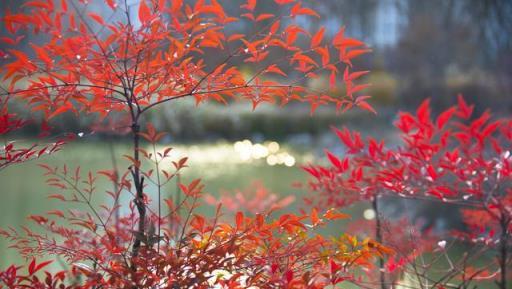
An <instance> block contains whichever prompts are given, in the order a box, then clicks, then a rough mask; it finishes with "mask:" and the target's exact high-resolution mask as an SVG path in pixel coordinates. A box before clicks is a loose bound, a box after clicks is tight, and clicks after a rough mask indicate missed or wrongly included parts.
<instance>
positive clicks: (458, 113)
mask: <svg viewBox="0 0 512 289" xmlns="http://www.w3.org/2000/svg"><path fill="white" fill-rule="evenodd" d="M472 112H473V106H470V105H468V104H467V103H466V102H465V101H464V99H463V98H462V96H459V98H458V104H457V105H456V106H453V107H450V108H448V109H446V110H445V111H443V112H442V113H440V114H439V115H438V116H437V118H435V119H433V118H432V114H431V111H430V106H429V101H428V100H425V101H424V102H423V103H422V104H421V106H420V107H419V108H418V109H417V111H416V113H415V114H411V113H408V112H401V113H399V116H398V120H397V121H396V123H395V126H396V127H397V129H398V130H399V132H400V137H401V139H402V142H403V144H401V145H399V146H390V147H387V146H386V145H385V143H384V141H377V140H375V139H373V138H371V137H369V138H368V139H367V140H363V138H362V137H361V135H360V133H358V132H351V131H349V130H348V129H346V128H344V129H342V130H339V129H336V128H335V129H334V131H335V133H336V134H337V135H338V137H339V139H340V141H341V142H342V143H343V144H344V145H345V146H346V147H347V150H346V156H344V157H342V158H340V157H337V156H335V155H334V154H332V153H330V152H329V151H327V152H326V154H327V157H328V159H329V162H330V165H329V166H327V167H325V166H315V165H311V166H307V167H305V170H306V171H307V172H309V174H310V175H311V176H312V177H313V178H312V179H311V181H310V182H309V186H310V188H311V190H312V191H313V192H315V197H312V198H311V199H310V200H309V202H310V203H312V204H314V205H316V206H317V207H320V208H322V207H330V206H336V207H344V206H347V205H350V204H352V203H354V202H358V201H370V202H371V203H372V204H373V208H374V209H375V210H376V211H377V218H376V226H375V233H372V235H373V236H376V239H377V240H378V241H381V242H382V243H383V244H387V245H389V246H391V245H392V244H390V243H388V242H387V240H386V238H389V237H387V236H384V235H385V234H384V233H383V230H384V227H385V225H384V224H383V220H382V215H381V213H380V212H379V211H378V205H377V204H378V199H379V198H380V197H383V196H391V197H398V198H407V199H417V200H422V199H428V200H437V201H439V202H441V203H443V204H444V205H452V206H456V207H455V209H458V208H460V207H459V206H464V208H463V209H462V217H463V220H464V221H465V222H466V223H467V224H468V229H469V230H470V231H469V232H463V233H460V232H451V235H448V236H439V237H438V238H440V239H438V240H439V241H438V243H437V246H438V247H439V250H438V251H439V252H440V255H441V257H440V258H443V259H444V258H448V255H446V250H447V249H448V248H449V246H448V245H447V241H446V240H449V239H451V240H454V239H456V238H459V239H462V240H464V241H467V242H470V243H471V244H472V246H474V248H473V249H471V250H470V251H468V252H466V253H465V254H464V255H463V256H462V259H461V260H460V261H457V262H452V260H448V263H449V267H448V270H447V272H446V274H444V275H443V276H444V277H443V278H440V279H439V280H437V279H436V282H435V283H434V284H437V285H439V286H445V287H444V288H446V287H448V285H447V284H449V283H450V282H452V281H451V280H456V281H453V282H458V283H460V285H458V286H462V287H459V288H467V287H468V286H470V284H471V283H472V282H475V281H478V280H482V279H490V280H495V281H496V284H497V285H498V287H499V288H507V286H508V285H507V284H508V283H509V282H510V276H509V275H508V273H507V268H508V266H509V264H510V260H511V257H510V245H511V242H512V241H511V237H510V231H511V229H512V227H511V225H512V214H511V213H512V210H511V206H512V203H511V199H512V198H511V194H510V193H511V192H512V191H511V188H510V185H511V180H512V169H511V168H512V158H511V157H510V147H511V141H512V120H511V119H510V118H499V119H493V118H492V115H491V113H490V112H489V111H485V112H484V113H483V114H482V115H480V116H473V113H472ZM390 228H393V227H392V226H391V227H390ZM391 232H396V233H397V234H398V235H399V236H400V235H402V234H401V233H400V231H394V230H393V231H391ZM404 237H406V236H404ZM409 239H410V240H411V241H413V244H414V243H415V242H417V241H415V240H419V239H423V240H425V239H424V238H423V237H422V238H412V237H411V238H409ZM454 242H455V240H454ZM391 247H393V246H391ZM421 247H423V246H417V247H416V248H415V251H416V253H415V254H414V255H413V258H401V259H400V260H403V261H400V262H399V263H401V264H400V267H402V268H403V269H404V270H409V271H412V272H413V274H415V275H417V276H418V280H428V279H424V278H427V277H426V273H425V272H424V271H425V269H429V268H431V267H432V265H431V264H429V265H424V266H422V267H420V268H419V269H418V266H417V265H416V259H417V258H416V257H417V256H421V255H422V252H418V250H419V249H420V248H421ZM394 249H395V251H397V252H400V251H402V250H401V249H400V246H398V247H395V248H394ZM407 251H409V250H407ZM490 251H493V252H495V254H496V258H495V260H494V262H492V263H490V264H485V265H483V266H482V265H477V264H476V263H475V262H476V260H478V259H479V258H482V256H483V255H485V254H489V252H490ZM431 252H432V250H431V249H429V250H427V251H426V252H425V253H431ZM398 257H399V256H397V257H396V258H398ZM404 257H405V256H404ZM434 260H436V259H434ZM391 262H392V264H393V268H396V259H392V260H391ZM411 264H412V265H413V266H412V269H411ZM381 267H382V269H384V262H383V261H382V260H381ZM385 277H386V276H385V275H384V274H382V275H381V281H383V280H385ZM381 283H382V282H381ZM443 284H444V285H443ZM383 288H384V287H383Z"/></svg>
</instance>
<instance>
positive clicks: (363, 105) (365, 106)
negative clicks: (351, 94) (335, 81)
mask: <svg viewBox="0 0 512 289" xmlns="http://www.w3.org/2000/svg"><path fill="white" fill-rule="evenodd" d="M356 105H357V106H358V107H360V108H361V109H364V110H367V111H369V112H372V113H373V114H377V111H376V110H375V109H373V107H372V106H371V105H370V104H369V103H368V102H366V101H357V100H356Z"/></svg>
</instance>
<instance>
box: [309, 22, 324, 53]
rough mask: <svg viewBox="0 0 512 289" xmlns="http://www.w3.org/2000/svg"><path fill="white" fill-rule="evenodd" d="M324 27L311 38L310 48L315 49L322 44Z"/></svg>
mask: <svg viewBox="0 0 512 289" xmlns="http://www.w3.org/2000/svg"><path fill="white" fill-rule="evenodd" d="M324 32H325V27H323V26H322V27H321V28H320V30H318V32H317V33H316V34H315V35H314V36H313V38H311V48H313V47H317V46H318V45H320V43H321V42H322V39H323V38H324Z"/></svg>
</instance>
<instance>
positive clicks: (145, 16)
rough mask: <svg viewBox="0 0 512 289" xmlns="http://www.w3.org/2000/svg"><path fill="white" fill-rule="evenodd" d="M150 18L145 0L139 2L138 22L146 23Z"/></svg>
mask: <svg viewBox="0 0 512 289" xmlns="http://www.w3.org/2000/svg"><path fill="white" fill-rule="evenodd" d="M150 17H151V11H150V10H149V7H148V5H147V4H146V1H145V0H142V1H140V5H139V20H140V22H141V23H146V22H148V21H149V18H150Z"/></svg>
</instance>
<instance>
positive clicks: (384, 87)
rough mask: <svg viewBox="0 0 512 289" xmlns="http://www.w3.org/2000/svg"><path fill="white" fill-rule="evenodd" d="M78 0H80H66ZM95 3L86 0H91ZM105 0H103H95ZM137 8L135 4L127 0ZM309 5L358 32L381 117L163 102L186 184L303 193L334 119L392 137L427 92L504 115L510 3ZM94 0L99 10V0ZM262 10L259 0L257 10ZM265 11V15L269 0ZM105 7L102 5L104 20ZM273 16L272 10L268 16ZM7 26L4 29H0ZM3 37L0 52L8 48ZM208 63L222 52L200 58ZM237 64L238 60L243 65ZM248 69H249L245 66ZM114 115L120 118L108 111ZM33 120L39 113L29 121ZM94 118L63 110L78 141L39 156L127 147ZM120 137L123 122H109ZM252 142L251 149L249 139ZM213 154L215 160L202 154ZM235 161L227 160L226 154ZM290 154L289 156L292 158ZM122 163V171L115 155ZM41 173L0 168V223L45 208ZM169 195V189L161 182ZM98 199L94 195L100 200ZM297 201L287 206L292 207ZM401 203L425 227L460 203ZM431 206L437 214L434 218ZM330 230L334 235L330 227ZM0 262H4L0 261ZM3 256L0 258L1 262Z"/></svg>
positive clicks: (157, 114) (26, 136)
mask: <svg viewBox="0 0 512 289" xmlns="http://www.w3.org/2000/svg"><path fill="white" fill-rule="evenodd" d="M70 1H76V0H70ZM1 2H2V5H3V6H2V8H1V9H0V14H2V15H3V14H5V12H6V11H7V10H8V9H11V10H16V9H19V8H20V7H21V6H22V5H23V3H24V2H26V1H25V0H3V1H1ZM90 2H94V1H90ZM100 2H101V1H100ZM129 2H130V3H131V8H132V9H133V10H134V13H135V11H136V9H137V5H138V2H139V1H137V0H130V1H129ZM219 2H221V4H222V5H223V6H224V7H226V11H230V10H231V11H235V10H236V6H238V5H240V2H241V1H232V0H224V1H219ZM305 2H306V3H307V4H308V5H314V6H315V8H316V9H317V10H318V11H319V13H320V14H321V15H322V19H321V20H318V21H317V22H312V23H308V25H309V26H310V31H311V32H315V31H317V30H318V28H319V27H320V26H321V25H323V26H325V27H326V31H327V33H326V36H329V37H332V36H333V35H334V33H335V31H336V30H337V29H338V28H339V27H340V26H346V29H347V31H346V35H350V36H351V37H355V38H359V39H362V40H364V41H365V42H366V43H367V44H368V45H369V46H370V47H371V48H372V50H373V53H372V54H369V55H367V56H365V57H362V58H361V59H360V60H358V62H357V63H355V67H356V68H357V69H358V70H367V69H368V70H371V71H372V73H371V74H369V75H368V76H367V80H368V82H370V83H372V86H371V87H370V88H369V89H367V91H366V93H367V94H368V95H371V96H372V99H371V100H370V102H371V104H372V105H374V106H375V107H376V109H377V111H378V115H377V116H373V115H371V114H370V113H367V112H362V111H359V110H352V111H349V112H348V113H346V114H342V115H337V114H336V113H335V110H334V108H321V109H319V110H318V111H317V112H316V113H315V114H314V115H311V114H310V111H309V107H307V106H306V105H301V104H291V105H288V106H287V107H285V108H280V107H278V105H276V106H272V105H261V106H259V107H258V108H257V109H256V110H255V111H252V108H251V104H248V103H245V102H237V101H233V103H231V104H229V105H228V106H224V105H221V104H216V103H204V104H202V105H200V106H196V105H195V103H194V100H192V99H189V100H183V101H176V102H170V103H168V104H166V105H164V106H161V107H159V109H157V110H154V111H152V113H151V114H150V115H149V117H148V119H147V121H151V122H152V123H153V124H154V125H155V127H156V128H157V129H158V130H162V131H165V132H168V133H169V135H168V137H167V138H165V139H164V142H165V145H169V144H170V145H171V146H178V147H179V146H180V145H181V146H182V148H183V153H184V154H192V157H191V164H192V168H191V169H189V170H188V173H185V175H184V181H187V180H191V179H193V178H195V177H203V178H204V180H205V183H206V185H207V191H208V192H210V193H212V194H213V195H216V194H218V192H219V191H221V190H224V189H226V190H231V191H232V190H234V189H236V188H244V187H247V186H248V185H249V184H250V183H251V182H252V180H253V179H259V180H261V181H262V183H263V184H264V185H265V186H267V187H269V189H270V190H271V191H274V192H276V193H278V194H280V195H288V194H293V195H295V196H298V198H297V199H300V196H302V195H303V194H304V193H305V192H304V191H303V190H302V189H299V188H294V187H292V186H291V184H292V183H293V182H296V181H302V182H303V181H304V178H305V174H304V173H303V172H302V171H301V170H300V169H299V168H298V166H299V165H302V164H305V163H308V162H313V161H314V162H316V163H321V162H322V161H325V160H324V159H322V158H323V148H326V147H327V148H329V149H330V150H331V151H333V152H335V153H342V149H341V148H340V147H337V146H339V143H338V141H337V140H336V139H335V136H334V135H333V134H332V133H330V131H329V127H330V126H331V125H335V126H342V125H347V126H349V127H352V128H357V129H359V130H361V131H362V132H363V134H364V135H368V134H371V135H373V136H375V137H376V138H381V137H383V138H385V139H387V140H388V141H391V143H393V141H399V140H397V139H396V136H395V134H394V133H393V130H392V122H393V120H394V117H395V116H396V113H397V111H398V110H411V109H413V108H415V107H417V105H418V104H419V103H420V102H422V101H423V100H424V99H425V98H427V97H430V98H431V99H432V104H433V107H434V110H436V109H437V110H441V109H443V108H446V107H448V106H449V105H451V104H453V103H455V101H456V97H455V96H456V95H457V94H458V93H462V94H464V96H465V98H466V100H467V101H468V102H470V103H474V104H476V110H477V114H476V115H478V114H479V113H481V112H482V111H483V110H484V109H486V108H491V109H492V110H493V111H494V112H496V113H497V114H498V115H500V114H501V115H503V114H510V112H511V111H512V97H510V95H511V91H512V78H511V77H512V53H511V52H512V51H511V48H512V47H511V44H512V43H511V41H512V40H511V37H510V36H511V35H512V1H509V0H429V1H423V0H358V1H354V0H322V1H314V3H313V1H311V3H312V4H311V3H308V1H305ZM89 5H92V6H94V5H96V7H91V8H93V9H95V10H101V9H103V7H101V5H98V4H95V3H91V4H89ZM260 8H261V7H260ZM265 10H267V11H268V8H266V9H265ZM108 13H110V12H109V10H108V9H107V8H105V9H104V15H103V16H107V17H108ZM276 13H278V12H276ZM233 29H239V30H244V31H245V33H249V34H250V33H251V31H252V32H254V31H257V29H258V27H254V26H251V25H247V26H244V27H235V28H233ZM0 33H1V34H5V33H6V31H5V27H4V26H3V25H1V26H0ZM41 40H42V39H41V36H38V35H27V36H26V39H24V40H22V41H21V44H20V45H21V47H20V48H19V49H22V50H23V49H24V50H25V51H26V52H27V53H29V54H30V53H32V52H31V51H30V48H29V47H30V46H29V43H30V42H37V41H41ZM2 45H4V44H2V43H0V49H5V48H6V47H5V46H2ZM208 60H209V61H211V62H215V61H217V60H218V59H216V58H213V57H212V59H207V61H208ZM240 65H244V64H243V63H241V64H240ZM245 69H246V70H247V73H248V74H251V73H253V71H251V67H250V66H247V67H246V68H245ZM307 84H308V85H310V86H312V87H322V86H327V85H328V76H325V77H320V78H317V79H314V80H310V81H309V83H307ZM11 108H12V110H13V111H15V112H17V113H19V114H21V115H24V113H25V112H26V111H27V110H26V109H25V108H24V106H23V104H20V103H13V106H12V107H11ZM114 117H115V118H119V119H122V117H123V116H114ZM36 118H37V117H36ZM94 125H97V123H96V118H95V117H94V116H85V115H84V116H81V117H78V118H77V117H76V116H74V115H71V114H63V115H60V116H58V117H57V118H55V119H54V120H53V122H52V123H51V126H52V127H53V130H52V134H62V133H74V134H77V135H78V136H80V138H79V139H78V140H77V141H76V142H75V143H73V144H71V145H69V146H67V147H65V148H64V151H63V152H60V153H59V154H57V155H56V156H50V157H47V158H45V159H43V160H42V161H44V162H48V163H50V164H51V165H62V164H64V163H73V164H76V165H82V166H83V169H84V170H87V169H92V170H98V169H105V168H111V167H112V164H113V163H112V161H111V159H112V158H111V155H112V152H114V153H115V155H119V156H120V155H122V154H123V153H125V152H126V150H127V140H126V139H124V137H123V136H122V135H121V134H115V135H114V136H113V135H109V134H106V133H99V132H98V133H94V132H93V129H91V127H93V126H94ZM114 129H115V130H116V131H117V132H118V133H119V132H122V131H123V130H125V128H123V127H122V126H120V127H115V128H114ZM38 134H39V125H38V124H37V122H34V123H33V124H32V125H28V126H26V127H25V128H24V130H23V131H22V135H19V136H8V139H5V140H1V141H2V142H4V141H7V140H12V139H18V140H25V141H31V140H32V139H34V138H36V137H37V135H38ZM243 139H248V140H251V141H252V143H253V144H256V143H261V144H263V143H268V142H269V141H278V142H279V143H280V145H281V147H282V148H284V150H285V151H286V152H287V153H289V155H291V156H293V157H294V164H293V165H292V166H291V167H289V166H285V165H276V164H274V165H271V164H270V163H269V161H268V157H269V156H266V157H267V159H266V160H267V161H265V158H262V159H259V160H256V159H243V158H241V156H238V155H237V153H236V150H235V149H234V145H235V144H236V141H241V140H243ZM254 147H256V146H254ZM210 157H211V158H210ZM233 160H235V161H233ZM295 160H296V162H295ZM119 164H121V165H120V166H121V167H120V168H121V169H125V167H124V166H123V162H122V160H121V158H119ZM41 173H42V171H41V170H38V169H37V168H36V166H35V162H29V163H26V164H23V165H20V166H13V167H12V168H9V169H7V170H5V171H2V172H1V173H0V184H1V185H0V187H1V191H2V194H5V195H6V197H5V198H4V200H6V201H5V202H1V203H0V211H1V212H3V216H6V217H3V218H2V220H0V226H1V227H6V226H15V227H16V226H20V225H24V224H26V221H25V219H24V216H26V215H28V214H31V213H42V212H44V211H46V210H48V209H49V208H51V207H52V206H53V204H54V203H51V202H49V201H48V200H46V199H45V194H44V193H45V192H51V191H52V190H53V189H51V188H48V187H46V186H45V185H44V178H43V177H42V176H41ZM169 191H170V193H172V192H173V191H174V190H173V189H172V188H170V189H169ZM100 201H101V200H100ZM298 203H300V202H295V203H294V205H293V206H292V207H293V208H295V206H296V204H298ZM403 206H409V207H414V206H415V207H416V209H415V210H413V211H415V212H417V213H416V215H419V216H424V217H425V216H426V217H427V219H428V221H427V222H426V223H427V225H428V226H435V227H437V228H441V229H442V228H446V227H447V226H448V225H447V223H449V222H451V224H450V225H453V223H455V225H460V223H459V221H458V219H457V218H456V217H454V215H455V214H457V213H456V210H453V209H452V208H450V207H448V206H447V207H446V208H444V207H443V206H439V205H436V204H398V203H396V202H392V201H391V202H388V203H387V210H388V212H389V214H393V212H400V211H403ZM433 206H436V212H437V214H436V216H430V215H431V213H432V208H433ZM364 209H365V208H364V207H358V208H354V209H353V211H352V212H351V213H353V214H354V218H355V219H358V218H361V217H362V212H363V210H364ZM333 231H339V229H338V228H333ZM6 246H7V245H6V243H3V242H2V241H0V257H2V256H4V257H7V258H3V260H8V259H9V258H12V256H14V255H13V253H12V252H7V251H6V250H5V248H6ZM0 259H2V258H0ZM2 262H5V261H0V265H2Z"/></svg>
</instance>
